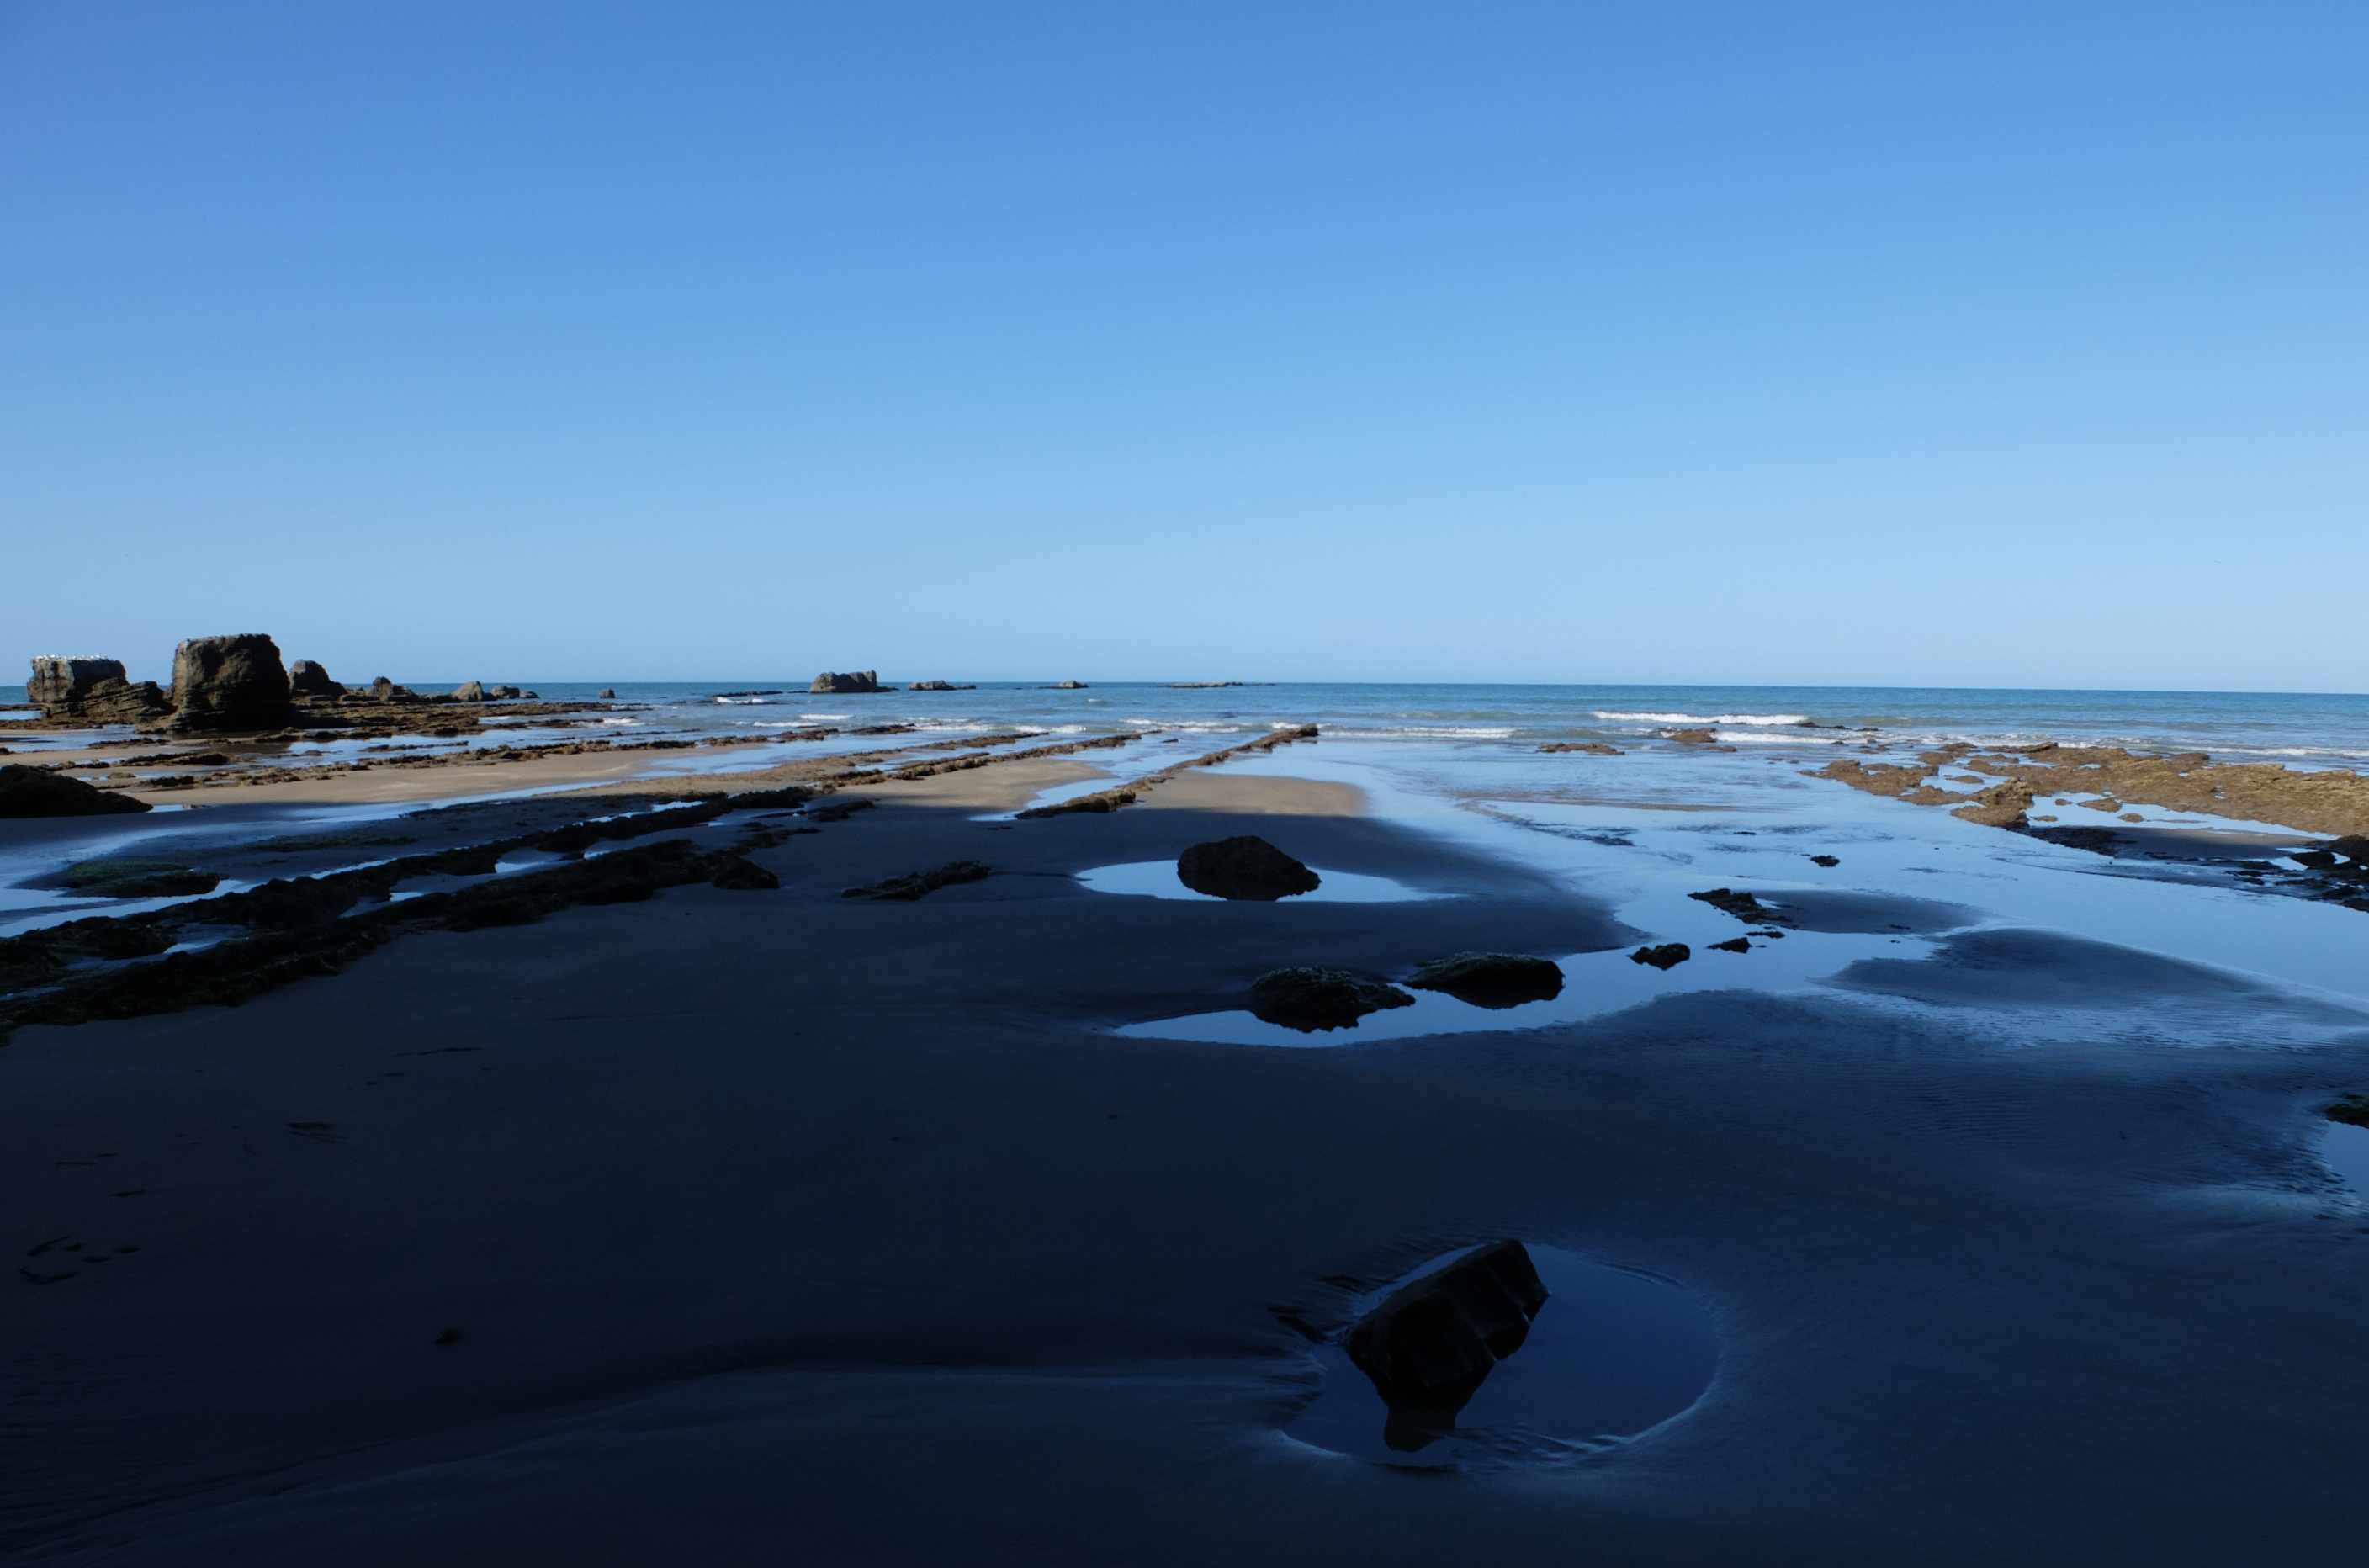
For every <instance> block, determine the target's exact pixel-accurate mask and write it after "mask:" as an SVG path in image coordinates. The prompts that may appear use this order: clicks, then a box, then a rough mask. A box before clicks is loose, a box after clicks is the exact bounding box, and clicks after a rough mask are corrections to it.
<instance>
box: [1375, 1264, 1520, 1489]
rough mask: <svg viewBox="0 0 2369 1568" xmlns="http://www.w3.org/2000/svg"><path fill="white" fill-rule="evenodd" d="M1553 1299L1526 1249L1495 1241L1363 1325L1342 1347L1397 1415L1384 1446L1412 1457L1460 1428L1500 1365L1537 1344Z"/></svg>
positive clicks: (1407, 1289) (1409, 1289) (1394, 1299)
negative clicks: (1533, 1332) (1536, 1326)
mask: <svg viewBox="0 0 2369 1568" xmlns="http://www.w3.org/2000/svg"><path fill="white" fill-rule="evenodd" d="M1547 1296H1548V1292H1547V1288H1546V1284H1545V1282H1544V1281H1542V1280H1541V1279H1539V1271H1538V1266H1537V1265H1535V1264H1533V1263H1531V1262H1530V1253H1529V1249H1528V1248H1527V1247H1525V1246H1523V1245H1522V1243H1521V1242H1515V1241H1505V1242H1490V1243H1489V1244H1488V1245H1487V1246H1485V1247H1482V1248H1481V1249H1479V1250H1478V1251H1476V1252H1472V1253H1466V1254H1465V1255H1464V1256H1463V1257H1460V1258H1459V1259H1457V1260H1456V1261H1455V1262H1454V1263H1452V1264H1450V1265H1448V1266H1447V1267H1446V1268H1443V1269H1441V1270H1440V1271H1439V1272H1437V1273H1436V1274H1430V1275H1426V1276H1424V1277H1423V1278H1421V1279H1418V1280H1415V1281H1414V1282H1413V1283H1412V1284H1409V1285H1405V1286H1402V1287H1401V1288H1398V1289H1396V1290H1393V1291H1391V1292H1390V1295H1389V1296H1387V1297H1385V1298H1383V1299H1382V1302H1381V1304H1380V1305H1379V1306H1378V1307H1376V1308H1375V1309H1374V1310H1372V1311H1370V1312H1368V1313H1367V1314H1366V1315H1365V1316H1364V1317H1362V1318H1360V1319H1358V1320H1357V1322H1356V1326H1355V1327H1353V1328H1352V1329H1350V1331H1349V1333H1348V1338H1347V1340H1346V1341H1345V1345H1344V1346H1343V1348H1345V1350H1347V1351H1348V1353H1349V1359H1350V1360H1351V1361H1353V1362H1355V1363H1356V1365H1357V1369H1358V1370H1359V1371H1362V1372H1363V1373H1365V1374H1366V1376H1367V1377H1368V1378H1371V1379H1373V1380H1374V1388H1375V1390H1376V1391H1378V1392H1379V1393H1380V1395H1381V1396H1382V1402H1383V1403H1385V1404H1387V1405H1389V1406H1390V1423H1389V1425H1387V1426H1386V1427H1385V1428H1384V1429H1383V1433H1382V1440H1383V1441H1384V1442H1386V1443H1388V1444H1389V1445H1390V1447H1391V1448H1397V1449H1400V1450H1402V1451H1412V1450H1413V1449H1416V1448H1422V1447H1424V1446H1425V1444H1427V1443H1429V1442H1430V1441H1431V1440H1432V1439H1433V1438H1434V1437H1435V1436H1438V1435H1439V1434H1441V1433H1443V1432H1447V1431H1449V1430H1451V1429H1453V1428H1454V1426H1455V1425H1456V1415H1457V1413H1458V1412H1459V1411H1461V1410H1462V1409H1463V1408H1464V1407H1465V1405H1466V1404H1468V1403H1469V1402H1471V1398H1472V1396H1473V1394H1474V1393H1475V1392H1477V1391H1479V1390H1480V1387H1481V1385H1482V1383H1483V1382H1485V1381H1486V1380H1487V1379H1488V1377H1489V1374H1490V1373H1491V1372H1492V1371H1493V1370H1494V1369H1495V1368H1496V1365H1497V1363H1498V1362H1500V1361H1503V1360H1504V1359H1505V1357H1506V1356H1511V1355H1512V1354H1514V1352H1515V1351H1516V1350H1519V1349H1520V1348H1521V1347H1522V1344H1523V1342H1524V1341H1525V1340H1527V1339H1528V1338H1529V1336H1530V1323H1531V1322H1532V1321H1533V1320H1535V1319H1536V1318H1537V1317H1538V1315H1539V1308H1541V1307H1543V1306H1545V1305H1546V1304H1547Z"/></svg>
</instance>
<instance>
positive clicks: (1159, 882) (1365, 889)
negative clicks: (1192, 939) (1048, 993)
mask: <svg viewBox="0 0 2369 1568" xmlns="http://www.w3.org/2000/svg"><path fill="white" fill-rule="evenodd" d="M1309 869H1310V870H1311V871H1313V872H1315V873H1316V875H1317V877H1318V879H1319V886H1318V887H1317V888H1316V890H1315V891H1314V892H1312V893H1294V894H1292V895H1290V896H1289V897H1288V898H1278V899H1276V902H1277V903H1287V904H1392V903H1399V902H1402V901H1404V900H1408V899H1414V898H1447V897H1450V896H1451V895H1448V894H1441V893H1426V892H1425V891H1423V890H1422V889H1421V888H1419V887H1408V886H1407V885H1406V884H1405V883H1403V882H1393V881H1392V880H1390V878H1389V877H1387V876H1362V875H1360V874H1358V873H1356V872H1354V871H1327V870H1325V869H1324V868H1323V867H1322V866H1321V865H1316V866H1310V867H1309ZM1078 880H1079V881H1080V882H1082V883H1084V884H1085V885H1086V886H1087V887H1091V888H1093V890H1094V891H1095V892H1097V893H1133V894H1137V895H1148V896H1150V897H1151V898H1196V899H1198V900H1200V901H1201V902H1203V903H1206V904H1222V903H1224V902H1226V900H1225V899H1223V898H1219V897H1217V896H1216V895H1215V894H1212V893H1196V892H1195V891H1193V889H1191V888H1190V887H1185V886H1184V883H1183V882H1182V881H1181V880H1179V879H1178V877H1177V876H1176V863H1175V862H1174V861H1173V860H1137V861H1129V862H1127V864H1124V865H1098V866H1096V867H1094V869H1093V870H1092V871H1081V872H1079V873H1078Z"/></svg>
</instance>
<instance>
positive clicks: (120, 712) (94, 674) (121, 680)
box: [25, 655, 172, 724]
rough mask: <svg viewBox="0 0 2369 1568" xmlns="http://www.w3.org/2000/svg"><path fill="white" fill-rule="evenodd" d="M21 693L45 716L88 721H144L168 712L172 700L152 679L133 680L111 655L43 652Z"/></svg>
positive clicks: (144, 722)
mask: <svg viewBox="0 0 2369 1568" xmlns="http://www.w3.org/2000/svg"><path fill="white" fill-rule="evenodd" d="M25 697H26V700H27V701H29V702H30V703H31V704H33V705H34V706H36V707H38V708H40V710H41V716H42V717H43V718H47V719H82V720H86V721H87V722H88V723H91V724H149V723H154V721H155V720H157V719H160V718H162V717H164V716H165V715H166V713H167V712H169V711H171V708H172V703H171V701H170V700H169V699H167V698H166V695H165V693H164V692H160V691H158V690H157V689H156V682H154V681H132V680H129V679H127V678H126V677H125V675H124V673H123V661H122V660H121V659H117V658H60V657H58V656H56V655H43V656H41V657H40V658H35V659H34V660H33V678H32V679H31V680H29V681H26V682H25Z"/></svg>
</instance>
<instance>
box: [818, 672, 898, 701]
mask: <svg viewBox="0 0 2369 1568" xmlns="http://www.w3.org/2000/svg"><path fill="white" fill-rule="evenodd" d="M887 690H888V688H887V687H886V686H883V685H882V684H880V672H879V671H878V670H848V671H846V672H845V673H844V674H841V673H839V672H836V671H833V670H824V671H823V672H822V673H821V674H819V675H818V676H816V677H815V678H814V684H813V685H811V686H809V687H807V692H808V693H809V694H813V695H820V696H830V697H843V696H847V695H850V694H851V693H854V692H886V691H887Z"/></svg>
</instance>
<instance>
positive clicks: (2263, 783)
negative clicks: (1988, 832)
mask: <svg viewBox="0 0 2369 1568" xmlns="http://www.w3.org/2000/svg"><path fill="white" fill-rule="evenodd" d="M1946 766H1963V767H1964V768H1967V769H1969V770H1972V771H1973V772H1974V773H1981V774H1987V775H1989V776H1991V777H1993V778H1999V779H2003V780H2004V781H2005V782H2003V783H2001V784H1993V785H1991V786H1990V787H1989V788H1987V789H1984V790H1982V791H1980V792H1978V793H1975V794H1973V795H1968V794H1966V793H1964V792H1963V791H1959V790H1949V789H1943V788H1941V787H1940V786H1939V785H1936V784H1928V783H1927V782H1926V781H1927V779H1928V778H1929V777H1930V776H1931V775H1932V774H1933V773H1936V772H1938V771H1939V770H1940V769H1941V768H1943V767H1946ZM1812 776H1813V777H1817V778H1828V779H1833V780H1835V781H1836V782H1837V783H1839V784H1848V785H1850V786H1851V788H1853V789H1858V790H1865V791H1867V792H1868V793H1869V794H1871V795H1890V796H1892V797H1893V798H1894V799H1896V800H1905V801H1906V802H1908V803H1909V804H1910V805H1912V806H1949V807H1955V808H1956V810H1955V813H1954V814H1955V815H1957V816H1960V817H1963V818H1966V819H1967V820H1969V821H1974V822H1983V823H1986V824H1989V825H1991V826H1995V827H2002V828H2017V827H2021V826H2023V823H2024V818H2023V811H2024V809H2025V808H2026V807H2030V806H2031V804H2032V803H2033V801H2034V798H2035V797H2036V796H2039V795H2089V796H2095V797H2097V798H2096V799H2095V800H2094V801H2091V800H2083V801H2081V802H2080V804H2082V805H2084V806H2090V807H2093V808H2094V809H2097V810H2100V811H2109V812H2115V811H2120V810H2121V808H2122V807H2125V806H2131V805H2137V806H2155V807H2162V808H2163V809H2165V810H2168V811H2187V812H2194V813H2196V814H2197V815H2199V816H2209V817H2228V818H2237V820H2239V821H2246V822H2268V823H2272V824H2275V825H2277V826H2279V827H2283V828H2295V829H2299V830H2302V831H2304V832H2306V833H2363V832H2369V778H2364V777H2363V776H2362V775H2361V774H2359V773H2351V772H2347V771H2345V770H2342V769H2336V768H2329V769H2325V770H2321V771H2318V772H2314V773H2303V772H2289V771H2288V769H2287V768H2286V767H2285V765H2284V764H2283V763H2279V762H2215V761H2212V760H2211V759H2210V758H2209V757H2207V756H2206V755H2205V754H2204V753H2203V752H2202V751H2183V752H2180V753H2177V754H2175V755H2171V756H2164V757H2154V756H2147V755H2145V754H2143V753H2138V752H2132V751H2126V750H2123V749H2121V748H2120V747H2103V746H2101V747H2078V746H2053V745H2052V746H2037V747H2032V748H2031V749H2029V750H2021V751H2002V752H1974V751H1973V750H1972V749H1971V748H1968V747H1964V746H1951V747H1945V748H1942V749H1940V750H1934V751H1928V752H1925V753H1923V754H1922V755H1921V756H1919V757H1918V759H1917V761H1916V762H1915V763H1913V764H1907V765H1901V766H1893V765H1887V764H1884V763H1877V764H1875V765H1873V766H1869V765H1867V764H1865V763H1862V762H1860V761H1857V760H1856V759H1853V758H1848V757H1846V758H1841V759H1838V760H1837V761H1834V762H1832V763H1829V764H1828V765H1827V766H1826V767H1825V768H1822V769H1819V770H1817V771H1816V772H1815V773H1813V774H1812Z"/></svg>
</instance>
